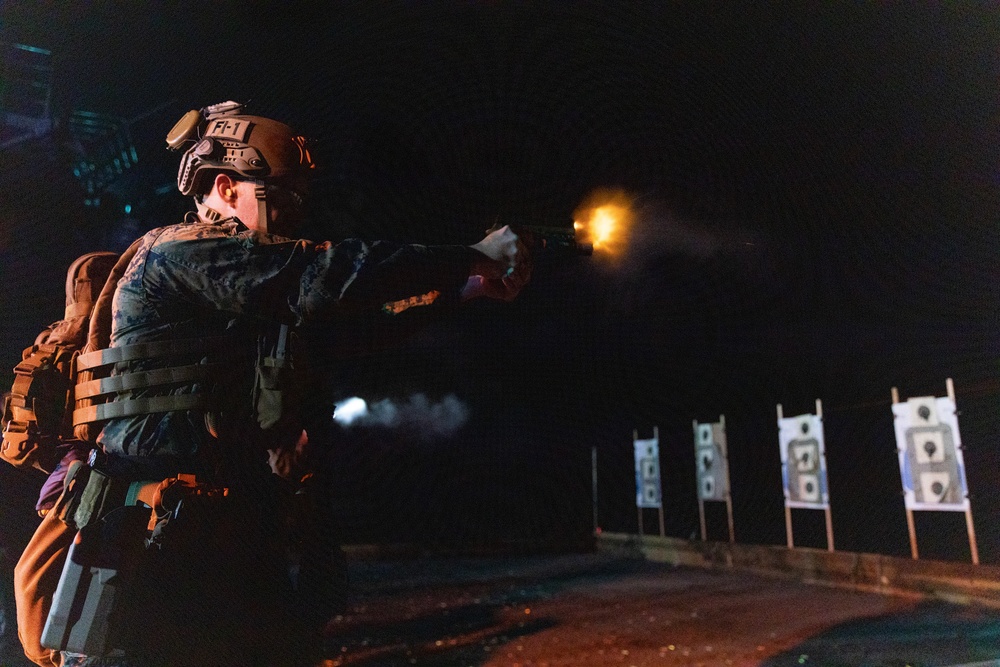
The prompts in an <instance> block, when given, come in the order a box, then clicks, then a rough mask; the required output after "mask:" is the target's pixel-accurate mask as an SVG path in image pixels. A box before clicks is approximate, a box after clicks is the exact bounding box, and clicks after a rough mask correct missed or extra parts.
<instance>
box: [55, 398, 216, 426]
mask: <svg viewBox="0 0 1000 667" xmlns="http://www.w3.org/2000/svg"><path fill="white" fill-rule="evenodd" d="M207 407H208V399H207V397H206V396H205V395H203V394H179V395H176V396H152V397H150V398H135V399H132V400H130V401H113V402H111V403H102V404H101V405H91V406H88V407H86V408H78V409H76V410H74V411H73V426H78V425H80V424H89V423H90V422H96V421H103V420H105V419H118V418H121V417H135V416H136V415H150V414H155V413H158V412H176V411H180V410H204V409H207Z"/></svg>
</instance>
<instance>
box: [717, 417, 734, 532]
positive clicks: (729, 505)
mask: <svg viewBox="0 0 1000 667" xmlns="http://www.w3.org/2000/svg"><path fill="white" fill-rule="evenodd" d="M719 423H720V424H722V432H723V433H726V415H719ZM724 458H725V461H726V515H727V519H728V521H729V541H730V543H732V542H735V541H736V533H735V531H734V529H733V490H732V487H733V484H732V481H731V480H730V479H729V435H728V434H726V451H725V457H724Z"/></svg>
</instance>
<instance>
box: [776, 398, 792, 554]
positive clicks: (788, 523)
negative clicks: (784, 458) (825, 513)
mask: <svg viewBox="0 0 1000 667" xmlns="http://www.w3.org/2000/svg"><path fill="white" fill-rule="evenodd" d="M784 418H785V413H784V411H783V410H782V407H781V403H778V428H779V429H780V428H781V420H782V419H784ZM778 444H779V445H780V444H781V443H780V441H779V443H778ZM787 465H788V464H787V462H786V463H785V466H784V467H787ZM786 474H787V473H786ZM781 495H782V496H784V495H785V494H784V489H782V494H781ZM784 503H785V541H786V544H787V545H788V548H789V549H794V548H795V538H794V537H793V536H792V508H791V507H789V506H788V498H784Z"/></svg>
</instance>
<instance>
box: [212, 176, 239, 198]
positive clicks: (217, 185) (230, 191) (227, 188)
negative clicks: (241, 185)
mask: <svg viewBox="0 0 1000 667" xmlns="http://www.w3.org/2000/svg"><path fill="white" fill-rule="evenodd" d="M212 188H213V189H214V190H215V191H216V192H217V193H218V195H219V196H220V197H222V200H223V201H224V202H226V203H227V204H233V203H235V202H236V181H234V180H233V179H232V178H230V177H229V176H228V175H227V174H224V173H223V174H217V175H216V177H215V182H214V183H212Z"/></svg>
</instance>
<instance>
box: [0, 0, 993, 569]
mask: <svg viewBox="0 0 1000 667" xmlns="http://www.w3.org/2000/svg"><path fill="white" fill-rule="evenodd" d="M143 4H146V5H148V6H145V7H143V8H142V9H141V10H140V9H136V8H135V5H134V4H128V5H126V4H125V3H73V5H72V7H71V8H62V7H60V8H55V7H54V3H29V2H17V3H10V2H8V3H6V4H5V5H4V6H3V13H2V14H0V20H2V24H0V41H4V42H7V43H14V42H19V43H26V44H31V45H34V46H39V47H43V48H47V49H50V50H51V51H52V54H53V56H52V57H53V64H54V67H55V80H54V109H55V113H56V115H57V117H61V118H66V117H68V115H69V114H70V113H72V112H73V111H78V110H87V111H95V112H100V113H106V114H110V115H113V116H116V117H119V118H124V119H133V120H134V122H133V123H132V125H131V131H132V138H133V141H134V143H135V145H136V149H137V152H138V155H139V163H138V165H137V166H136V168H135V169H133V170H132V171H131V173H129V174H127V175H126V177H124V178H122V179H121V180H120V181H119V182H117V183H115V184H114V185H113V186H112V187H111V190H110V191H109V192H108V193H105V196H104V197H103V198H102V206H100V207H84V206H83V199H84V195H83V193H82V190H81V189H80V187H79V185H78V184H77V183H76V181H75V180H74V179H73V177H72V174H71V173H70V172H69V169H68V167H67V161H66V158H65V150H61V149H60V140H59V139H58V137H57V138H52V139H49V140H48V141H47V142H40V143H39V145H38V146H37V148H34V149H32V151H34V152H28V153H24V152H23V151H22V152H18V153H17V154H9V155H0V179H3V181H0V185H2V193H3V194H2V195H0V258H2V259H0V278H2V280H3V289H2V296H0V299H2V312H3V313H4V317H3V319H4V322H3V327H4V328H3V335H2V340H3V341H4V343H3V348H2V364H0V367H2V368H4V369H6V368H10V367H12V366H13V365H14V363H16V361H17V359H18V351H19V350H20V348H22V347H23V346H24V345H26V344H27V343H28V342H30V338H31V337H32V336H33V335H34V333H35V332H37V330H39V329H41V328H42V327H43V326H44V325H45V324H47V323H48V322H49V321H51V320H53V319H56V318H57V317H58V316H59V313H60V311H61V302H62V298H63V296H62V289H61V285H62V277H61V276H62V275H63V272H64V271H65V267H66V266H67V265H68V264H69V262H70V261H71V260H72V259H73V258H74V257H76V256H77V255H78V254H80V253H82V252H84V251H87V250H94V249H107V248H111V249H116V250H121V249H123V247H124V246H125V245H127V243H128V241H130V240H131V238H132V237H134V236H136V235H137V234H140V233H142V232H143V231H145V230H147V229H150V228H153V227H156V226H160V225H162V224H167V223H172V222H175V221H176V220H178V218H179V215H180V213H179V212H180V211H183V210H185V209H186V208H187V204H186V203H185V202H184V201H183V200H182V199H181V198H180V197H179V196H174V195H172V194H163V192H164V191H166V190H169V187H167V188H163V189H161V190H158V188H161V187H162V186H169V185H170V184H171V183H172V181H173V178H174V173H175V170H176V164H177V156H176V155H172V154H169V153H168V152H167V151H165V150H164V149H163V137H164V135H165V133H166V131H167V130H168V129H169V128H170V127H171V126H172V125H173V123H174V122H175V121H176V119H177V118H179V117H180V116H181V115H182V114H183V113H184V112H185V111H186V110H188V109H190V108H197V107H200V106H204V105H206V104H210V103H214V102H219V101H223V100H226V99H236V100H240V101H248V102H249V105H250V106H249V108H250V110H251V111H252V112H254V113H258V114H260V115H271V116H275V117H279V118H283V119H285V120H287V121H289V122H291V123H292V124H293V125H295V126H296V127H298V128H299V129H300V130H301V131H303V132H304V133H306V134H308V135H310V136H312V137H315V138H316V139H317V140H318V145H317V153H318V157H319V160H320V162H321V164H322V169H321V171H320V173H319V174H318V178H317V182H316V187H315V198H314V202H313V208H314V219H313V221H312V223H311V225H310V228H309V230H308V234H309V236H311V237H312V238H316V239H319V238H330V239H338V238H342V237H345V236H358V237H362V238H366V239H378V238H388V239H394V240H406V241H414V242H420V243H467V244H468V243H474V242H476V241H477V240H479V238H481V236H482V233H483V231H484V230H485V229H486V228H488V227H490V226H491V225H492V224H493V223H494V221H495V220H497V219H499V220H502V221H507V222H514V221H522V222H531V223H535V224H547V225H558V226H565V227H568V226H569V225H570V224H571V221H572V216H573V212H574V210H575V209H576V208H577V207H578V206H579V205H580V204H581V202H583V201H584V200H586V199H587V197H588V196H590V195H591V194H592V193H593V192H595V191H597V190H600V189H615V190H619V191H622V192H625V193H627V195H628V196H629V197H630V199H631V200H632V202H633V210H634V211H635V213H636V222H635V226H634V228H633V229H632V234H631V236H630V242H629V245H628V248H627V251H626V252H624V253H623V254H621V255H619V256H618V257H617V258H616V260H615V261H610V260H608V259H607V258H603V257H600V256H596V255H595V257H593V258H590V259H585V258H575V259H569V260H564V261H558V262H551V263H543V262H540V263H539V265H538V266H537V267H536V270H535V275H534V278H533V281H532V283H531V285H530V286H529V287H528V288H527V289H526V290H525V292H524V293H523V294H522V295H521V297H520V298H519V299H518V300H517V301H516V302H514V303H512V304H496V303H478V304H474V305H472V306H470V307H468V308H465V309H463V310H460V311H457V312H454V313H449V314H445V315H442V316H441V317H439V318H436V319H435V320H434V321H429V322H422V321H421V322H411V321H405V322H400V323H395V324H393V325H391V327H390V328H393V327H398V328H412V329H414V330H415V333H413V334H412V335H409V336H407V337H405V338H404V339H403V340H402V342H401V343H399V344H398V345H397V346H396V347H394V348H392V349H389V350H374V351H372V350H369V351H358V352H356V353H354V354H352V355H351V356H349V357H346V358H344V359H340V360H338V361H337V363H336V368H337V382H336V384H337V392H338V397H347V396H351V395H359V396H362V397H365V398H366V399H368V400H369V401H374V400H378V399H383V398H390V399H393V400H398V401H403V400H407V399H408V397H410V396H412V395H414V394H416V393H420V392H422V393H424V394H425V395H427V396H428V397H429V398H430V399H431V400H432V401H437V400H442V399H443V397H445V396H447V395H449V394H453V395H455V396H456V397H457V398H458V399H459V401H461V403H462V404H463V405H465V406H466V407H467V409H468V422H467V423H466V425H465V426H464V427H463V428H462V429H461V430H459V431H458V432H457V433H455V434H453V435H449V436H444V437H442V436H437V437H421V436H420V434H419V432H418V431H419V429H418V428H417V424H416V423H415V424H411V425H410V427H409V428H407V429H364V430H362V429H352V430H350V431H347V432H345V433H344V434H343V440H344V441H343V443H341V446H340V447H339V448H338V451H337V454H336V459H337V460H336V461H335V469H336V471H337V472H336V480H337V484H336V490H335V495H336V502H337V503H338V509H339V511H340V515H341V517H342V520H343V530H344V534H345V539H347V540H348V541H366V540H381V541H427V542H444V543H464V544H486V543H490V542H493V541H502V540H542V539H546V538H549V537H567V538H572V537H575V536H580V535H585V534H586V533H587V532H589V530H590V529H591V525H590V521H591V514H590V456H591V454H590V452H591V447H596V448H597V450H598V458H599V462H600V464H599V479H600V484H599V496H600V515H601V524H602V526H603V527H604V528H605V529H607V530H618V531H634V530H635V529H636V513H635V509H634V506H633V505H632V502H633V499H634V488H633V471H632V465H633V462H632V451H631V437H632V430H633V429H634V428H637V429H639V430H640V435H641V436H644V437H648V436H649V435H651V431H652V427H653V426H654V425H656V426H658V427H659V431H660V436H661V462H662V465H663V479H664V495H665V498H666V505H667V506H666V526H667V532H668V534H671V535H677V536H683V537H687V536H689V535H690V534H691V533H692V532H694V531H696V530H697V528H698V516H697V502H696V495H695V475H694V455H693V436H692V432H691V420H692V419H698V420H699V421H715V420H716V419H717V418H718V416H719V415H720V414H723V413H724V414H725V415H726V422H727V426H728V428H729V445H730V465H731V470H732V476H733V500H734V504H735V521H736V534H737V539H738V540H739V541H743V542H758V543H774V544H783V543H784V523H783V513H782V500H781V478H780V468H779V461H778V447H777V429H776V425H775V403H778V402H780V403H782V404H783V405H784V410H785V414H786V415H794V414H800V413H803V412H809V411H812V409H813V407H814V402H815V399H817V398H819V399H822V400H823V405H824V415H825V418H826V419H825V421H826V428H827V433H826V443H827V444H826V447H827V456H828V462H829V472H830V485H831V497H832V504H833V517H834V529H835V533H836V535H837V545H838V547H839V548H842V549H845V550H856V551H875V552H881V553H890V554H899V555H905V554H908V553H909V552H908V543H907V539H906V529H905V522H904V518H903V517H904V514H903V504H902V499H901V497H900V492H899V477H898V468H897V467H896V458H895V456H896V454H895V444H894V440H893V435H892V417H891V413H890V408H889V404H890V398H889V389H890V387H892V386H898V387H899V389H900V393H901V395H902V396H903V398H906V397H908V396H918V395H931V394H933V395H939V396H940V395H944V390H945V378H947V377H952V378H954V380H955V385H956V390H957V394H958V405H959V410H960V413H961V414H960V424H961V427H962V439H963V442H964V444H965V446H966V451H965V460H966V462H967V464H968V466H969V472H968V477H969V485H970V489H971V493H972V506H973V512H974V515H975V518H976V522H977V530H978V532H979V538H980V554H981V558H982V560H983V561H991V562H997V561H1000V548H998V546H997V545H996V541H997V537H998V532H997V530H996V529H995V528H994V526H996V525H998V523H1000V522H998V520H997V519H998V518H1000V493H998V490H1000V479H998V478H997V475H996V473H995V472H994V471H995V470H996V469H997V466H998V465H1000V453H998V451H997V447H996V442H997V432H998V430H1000V420H998V419H997V416H996V415H997V411H998V408H1000V405H998V394H1000V378H998V372H1000V368H998V365H997V358H998V352H1000V346H998V342H1000V334H998V326H1000V317H998V314H1000V311H998V304H1000V281H998V280H997V279H998V277H1000V276H998V273H1000V269H998V266H1000V263H998V262H997V259H996V257H997V255H998V252H1000V231H998V225H997V223H998V213H1000V195H998V191H1000V182H998V177H997V169H998V157H1000V154H998V146H1000V133H998V127H1000V126H998V121H1000V98H998V92H997V90H998V89H997V77H998V74H1000V72H998V53H1000V49H998V47H1000V22H998V21H1000V12H998V11H997V10H995V9H986V8H982V7H976V8H973V7H972V6H963V7H962V8H950V7H938V6H933V7H923V6H913V5H898V6H881V5H876V4H875V3H866V4H851V5H847V4H846V3H845V4H842V5H833V4H825V3H824V4H820V3H816V4H814V5H812V6H809V7H796V8H788V7H784V8H780V9H779V8H774V7H771V6H769V5H768V4H767V3H761V4H760V6H755V7H752V8H748V7H742V8H736V7H733V6H730V5H729V4H727V3H591V2H575V3H554V2H552V3H542V2H538V3H527V2H450V3H448V2H419V3H416V2H414V3H402V2H392V3H389V2H356V3H336V4H334V5H333V6H332V7H325V6H322V5H325V4H326V3H277V2H275V3H262V2H254V3H248V2H235V1H230V0H220V1H215V2H210V3H193V2H172V3H143ZM158 192H159V194H158ZM125 204H132V205H133V210H132V213H131V214H129V215H128V216H126V215H124V214H123V210H124V208H123V207H124V205H125ZM45 277H48V278H47V279H46V280H47V282H44V283H43V278H45ZM420 318H422V316H420V315H415V316H413V317H411V318H409V319H410V320H415V319H420ZM403 319H406V318H403ZM416 324H420V325H421V326H419V327H417V326H411V325H416ZM11 377H12V375H11V374H10V373H9V372H6V371H4V374H0V379H2V380H3V384H5V385H6V384H9V381H10V379H11ZM3 475H4V478H3V480H4V481H6V480H7V478H8V477H13V475H11V474H9V473H8V471H4V472H3ZM12 484H23V482H12ZM717 509H718V508H717V507H714V506H713V507H710V508H709V528H710V530H709V533H710V535H711V536H713V537H715V538H718V539H724V538H725V516H724V513H720V512H716V510H717ZM645 519H646V521H645V524H646V527H647V529H649V528H650V527H651V526H655V523H656V522H655V515H653V514H648V515H646V517H645ZM917 528H918V534H919V535H920V536H921V543H922V547H923V548H924V549H925V552H926V554H927V555H928V556H937V557H941V558H953V559H958V560H963V559H967V558H968V547H967V546H966V545H965V543H964V539H965V527H964V521H963V520H962V518H961V516H954V515H932V516H921V517H918V524H917ZM796 536H797V538H799V537H800V536H801V541H802V542H803V543H805V544H807V545H810V546H821V547H822V546H825V542H824V537H823V529H822V516H821V515H819V514H818V513H816V515H815V516H814V515H812V514H810V513H808V512H798V513H796ZM925 539H926V543H925Z"/></svg>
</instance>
